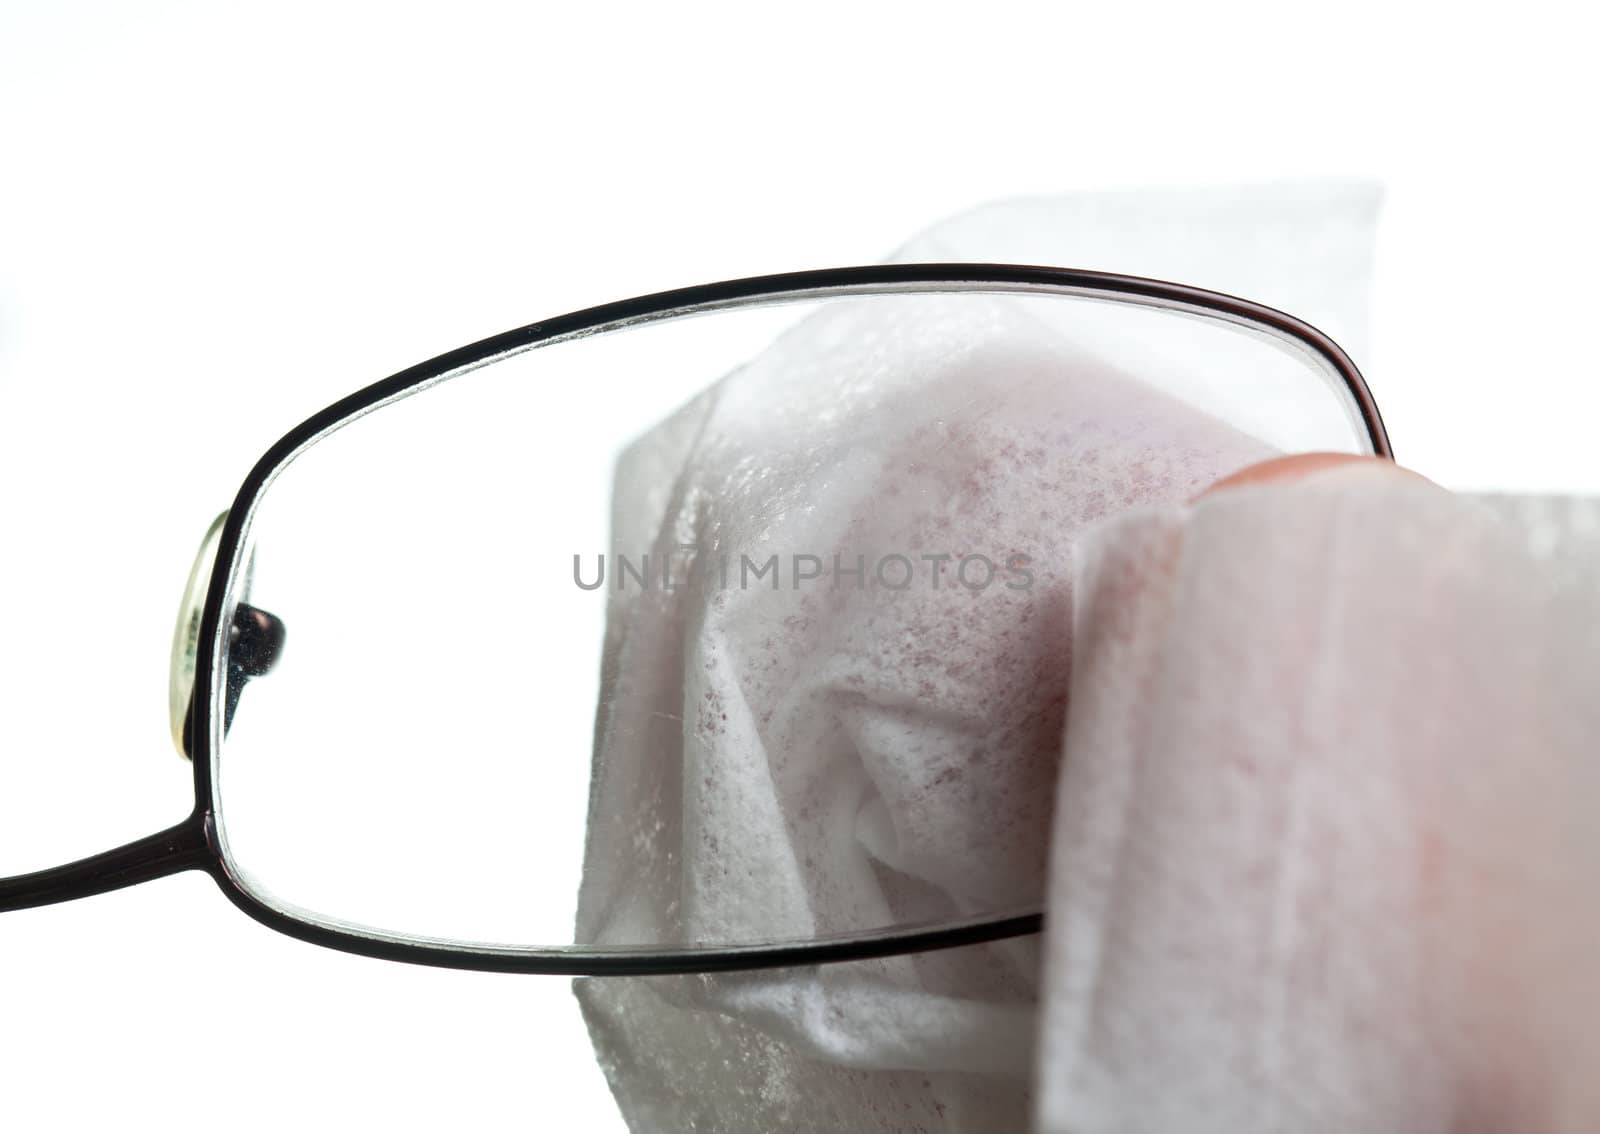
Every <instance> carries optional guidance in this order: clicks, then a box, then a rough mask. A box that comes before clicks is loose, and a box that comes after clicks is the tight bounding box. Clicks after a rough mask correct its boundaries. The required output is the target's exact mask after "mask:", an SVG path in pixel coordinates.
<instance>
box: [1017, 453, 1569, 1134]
mask: <svg viewBox="0 0 1600 1134" xmlns="http://www.w3.org/2000/svg"><path fill="white" fill-rule="evenodd" d="M1597 567H1600V500H1589V501H1578V500H1561V499H1554V498H1545V499H1537V498H1527V499H1517V498H1492V497H1486V498H1473V497H1460V496H1455V495H1452V494H1450V493H1447V492H1445V491H1444V490H1443V489H1440V488H1438V487H1436V486H1434V485H1431V484H1429V483H1427V482H1425V481H1423V480H1422V479H1420V478H1415V477H1409V476H1403V475H1397V474H1395V473H1393V472H1391V471H1389V470H1385V469H1381V468H1367V467H1362V468H1355V469H1349V468H1346V469H1337V470H1331V471H1325V472H1322V473H1319V474H1316V475H1314V476H1312V477H1311V478H1309V479H1308V480H1306V481H1304V482H1302V483H1298V484H1293V485H1288V486H1284V485H1271V486H1250V487H1240V488H1234V489H1229V490H1226V491H1222V492H1218V493H1216V494H1214V495H1212V496H1208V497H1206V498H1205V499H1204V500H1202V501H1201V502H1200V503H1199V504H1197V505H1196V506H1194V507H1184V506H1176V507H1163V508H1157V509H1147V510H1141V511H1139V512H1137V513H1135V514H1131V515H1128V516H1125V517H1122V518H1119V519H1115V520H1111V521H1109V522H1107V523H1105V524H1102V525H1099V526H1098V527H1096V528H1095V529H1094V531H1093V532H1091V533H1089V534H1088V535H1087V536H1086V538H1085V540H1084V542H1083V544H1082V546H1081V547H1080V556H1079V576H1078V586H1077V592H1076V615H1075V620H1074V630H1073V642H1074V660H1073V672H1072V706H1073V710H1072V714H1071V716H1070V719H1069V722H1068V728H1067V743H1066V761H1065V765H1064V770H1063V774H1062V777H1061V783H1060V794H1059V803H1058V810H1057V815H1056V820H1055V841H1054V848H1053V867H1052V873H1051V883H1050V903H1049V908H1050V919H1051V921H1050V927H1049V932H1048V934H1047V954H1048V957H1047V966H1046V978H1047V979H1046V982H1045V988H1046V992H1045V995H1044V1005H1043V1012H1042V1016H1043V1021H1044V1030H1043V1043H1042V1056H1041V1061H1040V1093H1041V1109H1040V1116H1041V1117H1040V1129H1041V1130H1043V1131H1046V1132H1049V1134H1056V1132H1061V1134H1067V1132H1070V1134H1096V1132H1100V1131H1116V1132H1118V1134H1133V1132H1143V1131H1151V1132H1154V1131H1173V1130H1183V1131H1186V1132H1190V1134H1208V1132H1211V1131H1216V1132H1218V1134H1221V1132H1224V1131H1226V1132H1228V1134H1254V1132H1263V1134H1264V1132H1267V1131H1290V1130H1292V1131H1323V1130H1326V1131H1356V1130H1360V1131H1366V1130H1371V1131H1406V1132H1407V1134H1459V1132H1463V1131H1485V1132H1487V1131H1502V1130H1504V1131H1509V1130H1516V1131H1520V1132H1524V1134H1554V1132H1557V1131H1561V1132H1567V1131H1571V1132H1574V1134H1576V1132H1577V1131H1590V1130H1594V1129H1595V1128H1596V1123H1597V1122H1600V1109H1597V1106H1596V1104H1597V1103H1600V1090H1597V1089H1596V1087H1595V1086H1594V1083H1595V1079H1594V1075H1593V1068H1594V1065H1595V1058H1596V1056H1597V1055H1600V1050H1597V1042H1596V1040H1595V1038H1594V1028H1593V1020H1594V1019H1595V1015H1596V1010H1597V1009H1600V981H1597V979H1596V978H1597V975H1600V974H1597V973H1596V969H1595V958H1596V957H1600V912H1597V903H1596V901H1595V895H1596V893H1600V823H1596V821H1595V819H1594V811H1595V807H1596V801H1597V800H1600V759H1597V757H1600V697H1596V681H1597V680H1600V572H1597Z"/></svg>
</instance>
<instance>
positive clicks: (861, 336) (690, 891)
mask: <svg viewBox="0 0 1600 1134" xmlns="http://www.w3.org/2000/svg"><path fill="white" fill-rule="evenodd" d="M1103 200H1104V202H1105V208H1104V209H1099V208H1095V207H1093V201H1094V199H1090V200H1089V201H1087V202H1086V201H1085V200H1083V199H1066V200H1063V201H1060V202H1056V203H1055V207H1054V210H1052V208H1051V206H1050V204H1049V203H1042V202H1026V203H1023V204H1021V205H1018V206H1015V207H1014V212H1010V209H1011V208H1012V207H1005V208H999V209H993V210H988V211H986V212H983V213H980V214H970V215H969V216H967V217H964V218H958V220H957V221H954V222H951V224H950V226H949V227H948V229H946V230H935V231H934V232H933V233H930V234H928V236H927V237H926V238H924V239H922V240H919V241H914V242H913V243H912V244H911V245H909V246H908V247H907V250H906V253H905V254H904V255H902V257H901V258H912V259H925V260H944V259H960V258H965V259H977V260H985V259H987V260H1021V261H1024V262H1028V261H1032V262H1057V263H1064V264H1068V265H1073V266H1080V267H1094V268H1102V269H1109V270H1124V271H1130V272H1145V273H1147V274H1153V275H1165V276H1168V277H1169V278H1179V279H1182V280H1184V281H1185V282H1191V283H1197V284H1200V285H1202V286H1212V287H1219V288H1228V287H1230V286H1233V283H1234V281H1238V282H1242V283H1243V284H1244V285H1245V286H1244V288H1242V289H1240V290H1245V291H1248V292H1252V293H1253V296H1254V297H1256V298H1261V299H1264V300H1266V301H1268V302H1277V303H1279V304H1280V305H1282V306H1290V307H1293V306H1294V305H1295V303H1296V302H1297V297H1298V299H1303V298H1305V297H1307V296H1308V295H1310V296H1311V297H1312V298H1315V297H1316V296H1322V297H1323V300H1324V302H1321V303H1320V304H1318V303H1313V304H1312V306H1315V307H1318V309H1319V310H1325V311H1328V312H1335V311H1342V312H1344V313H1345V315H1344V316H1343V318H1345V321H1346V323H1347V324H1348V325H1347V326H1346V327H1345V328H1344V333H1346V334H1348V333H1350V332H1351V331H1352V330H1355V331H1356V332H1357V333H1359V328H1357V327H1355V324H1356V323H1358V322H1359V317H1358V315H1357V314H1356V312H1358V311H1359V306H1360V304H1359V287H1357V291H1356V292H1355V293H1354V294H1355V296H1356V298H1354V299H1351V298H1350V295H1351V294H1352V293H1351V291H1350V289H1351V288H1352V287H1356V286H1357V285H1358V284H1360V283H1361V282H1362V281H1361V280H1358V279H1357V277H1358V276H1360V275H1361V273H1362V272H1363V271H1364V267H1365V258H1364V255H1365V248H1366V244H1367V242H1368V240H1369V238H1370V222H1371V215H1372V206H1373V200H1374V195H1373V194H1372V193H1371V192H1370V191H1368V190H1365V189H1347V188H1344V187H1288V188H1285V189H1282V190H1268V191H1250V192H1247V193H1245V194H1243V195H1242V196H1241V197H1240V198H1238V199H1231V198H1229V197H1228V196H1227V195H1224V194H1216V193H1205V194H1198V195H1192V196H1191V195H1185V194H1165V195H1160V194H1158V195H1142V196H1140V197H1139V198H1138V200H1137V202H1135V203H1129V202H1128V201H1127V200H1126V199H1124V198H1122V197H1120V196H1108V197H1106V198H1104V199H1103ZM1086 206H1087V207H1086ZM1008 214H1009V215H1012V217H1013V219H1012V220H1011V221H1010V222H1009V223H1008V222H1007V220H1006V218H1007V216H1008ZM974 218H980V219H981V221H982V223H981V224H979V225H977V226H976V227H974ZM1174 218H1176V221H1177V222H1180V227H1181V228H1182V230H1183V231H1184V232H1185V233H1186V234H1187V235H1186V236H1185V238H1184V239H1183V240H1174V239H1173V238H1172V234H1173V224H1174V223H1175V222H1174ZM1252 218H1254V220H1255V221H1256V222H1258V223H1259V224H1260V225H1261V226H1262V227H1261V229H1260V230H1259V231H1255V232H1254V235H1253V236H1252V235H1251V233H1252V231H1254V230H1252V227H1251V226H1252V223H1253V221H1252ZM1074 237H1076V238H1078V243H1077V246H1078V247H1081V248H1082V249H1083V253H1082V254H1081V255H1080V254H1077V253H1075V252H1074V251H1073V249H1074V246H1075V242H1074ZM1118 246H1120V247H1121V249H1122V252H1121V254H1120V255H1119V254H1113V252H1112V251H1111V249H1114V248H1116V247H1118ZM1175 250H1181V253H1182V254H1181V255H1174V254H1173V253H1174V251H1175ZM1208 259H1209V261H1210V263H1211V265H1212V270H1211V271H1210V272H1206V271H1202V270H1200V269H1201V268H1203V267H1204V264H1205V262H1206V261H1207V260H1208ZM1247 263H1249V264H1254V265H1255V267H1254V268H1253V269H1250V270H1248V271H1243V272H1241V270H1240V268H1239V265H1241V264H1247ZM1163 264H1166V265H1167V267H1165V268H1164V267H1163V266H1162V265H1163ZM1274 265H1278V266H1280V267H1281V268H1282V276H1281V278H1280V286H1279V287H1278V288H1277V289H1274V288H1270V287H1264V286H1262V285H1263V284H1264V283H1265V281H1266V280H1267V279H1268V278H1269V277H1271V276H1272V275H1273V267H1274ZM1169 268H1170V269H1171V270H1168V269H1169ZM1319 269H1326V270H1324V271H1321V272H1320V274H1319ZM1302 277H1304V278H1302ZM1301 306H1302V307H1304V306H1306V305H1305V304H1304V303H1302V304H1301ZM902 311H903V315H902V316H901V321H900V322H899V323H898V324H896V325H893V326H887V327H886V326H883V325H881V320H874V321H873V323H872V325H867V324H860V325H851V324H849V323H848V319H849V318H850V316H848V315H839V314H834V315H831V316H830V315H828V314H824V315H823V316H822V317H821V318H819V319H815V320H813V321H811V322H809V323H807V324H805V325H804V326H802V327H801V328H799V329H798V330H797V331H795V332H792V333H791V334H790V335H789V336H787V337H786V338H784V339H783V340H781V341H780V342H778V343H777V344H775V345H774V347H773V348H772V349H771V350H770V351H768V352H766V353H765V354H763V355H762V356H761V357H760V358H758V359H757V360H756V361H755V362H754V363H753V364H752V365H750V366H748V367H745V368H743V369H741V370H740V371H738V372H736V373H734V374H732V375H729V376H728V377H727V378H725V379H723V380H722V381H721V382H719V383H717V384H716V385H714V386H712V387H711V388H710V389H708V391H707V392H706V394H705V395H703V396H702V397H700V398H699V399H697V400H696V401H695V402H694V403H692V404H691V405H689V406H687V407H685V408H684V409H683V410H682V411H681V412H680V413H678V414H677V415H675V416H674V417H673V418H672V419H671V420H669V421H667V422H665V423H663V424H662V426H661V427H660V428H659V429H657V430H655V431H653V432H652V433H651V434H650V435H648V436H647V437H645V438H644V439H642V440H641V441H640V442H639V443H638V444H636V445H635V446H633V447H632V448H631V449H630V451H629V452H628V454H627V455H626V457H625V458H624V460H623V461H622V463H621V465H620V467H619V470H618V476H617V485H616V493H615V509H614V534H615V536H616V540H615V541H614V542H615V543H616V544H618V545H619V546H623V547H628V548H647V549H653V550H655V551H657V552H658V553H664V552H670V551H671V549H673V548H674V547H676V546H678V545H679V544H684V543H693V544H695V545H697V546H699V547H702V548H704V547H707V546H712V547H727V548H733V549H737V550H738V551H749V552H750V553H751V554H752V556H753V557H755V558H762V557H764V555H765V554H766V552H767V550H773V551H778V552H780V553H787V552H789V551H791V550H795V549H801V550H805V551H815V552H817V553H818V554H826V553H828V552H829V551H831V550H832V549H834V548H835V547H839V548H841V549H844V550H846V551H847V552H850V553H854V552H857V551H860V552H865V553H867V554H868V555H869V556H870V555H872V554H873V553H874V552H876V551H906V550H907V549H926V550H929V551H934V552H944V551H959V550H961V549H962V548H963V547H979V548H992V549H995V551H997V552H999V553H1002V554H1003V552H1004V551H1005V549H1007V548H1010V547H1018V546H1023V545H1025V546H1026V550H1027V551H1028V553H1029V554H1030V555H1031V556H1032V557H1033V562H1034V564H1035V567H1036V571H1037V579H1036V583H1035V585H1034V586H1033V588H1032V589H1030V590H1029V591H1026V592H1006V591H1003V590H999V589H995V590H991V591H987V592H985V593H984V594H982V595H978V596H974V595H970V594H967V593H965V592H963V591H960V590H957V589H945V590H943V591H940V592H934V591H933V590H932V589H931V588H928V587H926V586H922V587H918V588H916V589H914V590H912V591H909V592H907V593H906V594H905V595H902V596H900V597H899V598H898V599H897V600H896V601H894V602H884V601H883V596H882V595H881V594H879V595H873V594H866V595H861V594H857V593H854V592H846V593H845V594H844V595H843V596H835V597H833V598H827V597H826V592H823V595H824V597H823V598H822V599H819V600H818V601H815V602H812V603H809V604H807V603H806V602H805V601H804V600H803V599H801V598H797V597H796V596H794V595H792V594H785V595H781V596H779V595H774V594H773V593H771V592H767V591H759V590H758V591H752V592H741V591H738V590H734V591H731V592H729V591H723V592H721V593H720V594H713V595H712V596H710V597H709V598H703V599H696V597H695V596H696V592H694V591H686V592H680V593H678V594H676V595H663V594H660V593H655V594H638V593H632V594H623V595H620V596H616V597H614V599H613V606H612V608H611V611H610V615H609V618H608V636H607V644H606V661H605V670H604V674H605V676H604V681H605V692H604V697H603V704H602V710H601V714H600V717H599V719H598V721H597V729H596V764H595V774H594V776H595V778H594V794H593V806H592V808H591V828H590V842H589V851H588V861H587V864H586V875H585V881H584V887H583V892H582V895H581V898H580V909H579V924H578V932H579V940H586V941H598V942H612V943H634V942H640V941H659V940H718V939H727V938H730V937H731V938H732V939H735V940H740V939H748V938H749V937H750V936H752V935H759V936H764V937H785V936H787V937H805V936H808V935H810V934H812V933H814V932H826V931H828V930H829V929H841V928H851V927H859V926H862V925H868V924H881V923H882V922H883V920H885V917H884V915H885V914H886V913H892V914H894V915H895V916H896V917H900V916H912V915H917V916H947V915H950V914H959V913H963V912H971V911H979V910H993V909H996V908H1000V907H1002V906H1004V905H1005V904H1006V903H1007V902H1010V901H1016V902H1028V901H1031V900H1032V899H1033V898H1035V897H1036V896H1037V894H1038V893H1039V892H1040V890H1041V888H1042V885H1043V868H1044V861H1045V856H1046V853H1047V843H1048V839H1049V830H1050V828H1049V820H1050V808H1051V801H1052V799H1053V783H1054V780H1055V777H1056V774H1057V770H1058V765H1059V759H1060V737H1061V730H1062V728H1063V721H1064V716H1065V713H1066V708H1067V697H1066V693H1067V687H1068V681H1069V670H1070V661H1071V654H1072V650H1073V644H1072V639H1071V603H1072V597H1071V576H1070V571H1069V567H1070V563H1071V558H1072V550H1073V547H1074V545H1075V543H1076V541H1077V540H1078V538H1079V536H1080V534H1081V533H1082V532H1083V531H1084V530H1085V529H1086V527H1087V526H1088V525H1090V524H1093V523H1095V522H1097V521H1101V520H1103V519H1105V518H1106V517H1108V516H1111V515H1114V514H1115V513H1116V512H1118V511H1120V510H1121V509H1124V508H1127V507H1129V506H1134V505H1138V504H1141V503H1150V502H1159V501H1176V500H1182V499H1186V498H1188V497H1189V496H1191V495H1192V494H1193V493H1194V492H1196V491H1198V490H1199V489H1200V488H1201V487H1203V486H1204V485H1206V484H1208V483H1210V481H1211V480H1213V479H1214V478H1215V477H1217V476H1219V475H1222V474H1224V473H1226V472H1229V471H1232V470H1233V469H1236V468H1238V467H1240V466H1241V465H1243V464H1246V463H1248V462H1250V461H1252V460H1255V459H1259V458H1261V457H1263V456H1267V455H1269V450H1267V449H1266V448H1265V447H1264V446H1262V445H1260V444H1259V443H1257V442H1252V441H1250V440H1249V439H1248V438H1245V437H1243V436H1242V435H1240V434H1238V433H1236V432H1234V431H1233V430H1231V429H1229V428H1228V427H1226V426H1224V425H1223V424H1222V423H1221V422H1220V421H1217V420H1216V419H1215V418H1211V417H1209V416H1208V415H1205V414H1203V413H1200V412H1197V411H1196V410H1194V409H1193V408H1191V407H1185V406H1183V405H1181V404H1180V403H1177V402H1173V401H1171V400H1169V399H1165V398H1163V397H1161V396H1159V395H1153V394H1152V392H1151V391H1149V390H1148V389H1145V388H1143V387H1141V386H1140V385H1139V384H1138V383H1136V382H1135V383H1130V382H1128V381H1127V380H1126V378H1125V377H1124V376H1120V375H1117V374H1115V373H1113V372H1110V371H1108V370H1107V369H1106V368H1105V367H1104V366H1103V365H1101V364H1100V363H1098V362H1097V360H1094V359H1087V358H1084V357H1083V356H1082V355H1081V354H1079V353H1077V352H1076V351H1075V350H1074V349H1073V348H1072V346H1071V345H1070V344H1068V343H1066V342H1064V341H1060V340H1058V339H1055V338H1052V337H1051V336H1049V335H1043V336H1041V334H1040V333H1039V329H1038V328H1037V327H1033V326H1024V325H1020V324H1019V323H1017V322H1016V321H1015V313H1014V311H1013V310H1012V309H1011V307H1010V306H1009V305H1008V304H1007V303H1006V301H1004V300H997V301H994V302H992V303H990V304H988V305H986V306H975V307H971V308H968V309H967V311H968V315H967V316H966V317H965V318H966V319H967V320H969V321H956V320H953V319H951V318H949V317H948V314H947V313H945V314H930V313H935V312H937V311H938V305H937V304H931V305H925V306H923V307H921V308H920V309H919V308H918V307H917V306H916V305H914V304H913V305H907V306H905V307H903V308H902ZM841 319H843V320H846V321H847V322H845V323H844V324H843V325H841V324H840V322H839V320H841ZM907 344H914V345H913V346H910V347H908V345H907ZM891 345H892V349H891ZM975 390H978V391H983V398H981V399H980V400H979V401H978V403H977V404H974V399H973V392H974V391H975ZM1062 430H1069V431H1071V432H1073V433H1074V434H1075V436H1077V437H1078V438H1079V439H1080V440H1082V439H1084V438H1093V439H1097V440H1096V443H1095V444H1093V445H1088V446H1085V445H1082V444H1076V445H1062V444H1059V443H1058V442H1059V434H1060V432H1061V431H1062ZM1090 451H1092V452H1093V455H1094V457H1095V462H1094V464H1093V466H1092V467H1091V464H1090V463H1089V462H1086V461H1085V459H1084V458H1085V454H1086V452H1090ZM974 470H980V472H979V475H976V476H974V475H973V474H974ZM968 481H970V482H971V483H970V484H967V483H966V482H968ZM952 486H954V488H955V490H954V491H952V490H951V489H952ZM935 489H937V491H935ZM912 499H915V500H918V501H923V502H925V501H927V500H934V499H938V500H945V501H946V502H947V503H946V506H944V510H943V511H939V510H934V511H932V512H930V511H929V510H927V509H926V508H923V507H920V506H919V507H916V508H912V507H907V506H906V504H905V502H906V501H907V500H912ZM956 545H961V546H959V547H958V546H956ZM758 553H759V554H758ZM996 557H997V558H998V557H1000V556H999V555H997V556H996ZM997 827H999V828H1002V829H1003V830H1004V832H1005V836H1006V837H1004V838H995V837H994V835H995V831H996V829H997ZM874 919H876V920H874ZM575 987H576V991H577V994H578V996H579V999H580V1001H581V1003H582V1004H583V1008H584V1012H585V1015H586V1018H587V1019H588V1021H589V1025H590V1031H591V1035H592V1037H593V1039H594V1041H595V1045H596V1049H597V1051H598V1052H599V1054H600V1056H601V1060H602V1063H603V1065H604V1066H605V1068H606V1071H607V1074H608V1077H609V1080H610V1082H611V1084H612V1088H613V1090H614V1092H615V1093H616V1095H617V1097H618V1100H619V1102H620V1104H621V1106H622V1109H623V1112H624V1114H625V1115H626V1117H627V1118H628V1121H629V1122H630V1124H631V1125H632V1126H633V1128H635V1129H637V1130H677V1129H697V1130H707V1131H722V1130H726V1131H746V1130H758V1129H786V1130H829V1131H841V1130H842V1131H854V1130H861V1131H869V1130H873V1131H875V1130H902V1129H927V1130H939V1131H968V1130H970V1131H991V1130H1015V1129H1021V1128H1023V1127H1024V1126H1025V1125H1026V1124H1027V1122H1028V1119H1029V1115H1030V1113H1031V1111H1032V1108H1033V1101H1032V1094H1031V1082H1030V1080H1031V1077H1032V1075H1033V1070H1034V1057H1033V1047H1034V1040H1035V1030H1036V1017H1035V1002H1036V997H1037V991H1038V990H1037V943H1036V942H1035V941H1033V940H1031V939H1025V940H1018V941H1011V942H1002V943H997V944H994V945H990V946H983V947H976V948H970V949H964V950H955V951H949V952H943V953H929V954H921V955H915V956H905V957H896V958H890V959H887V960H883V961H874V962H861V963H854V964H848V965H832V966H822V967H819V968H815V969H811V970H804V971H788V972H772V973H749V974H738V975H727V976H716V977H704V978H659V979H655V980H651V981H636V980H628V981H605V980H602V981H580V982H577V984H576V986H575Z"/></svg>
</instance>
